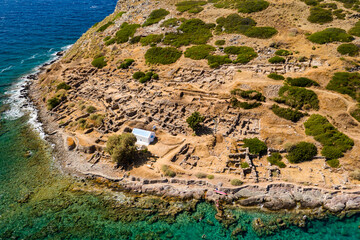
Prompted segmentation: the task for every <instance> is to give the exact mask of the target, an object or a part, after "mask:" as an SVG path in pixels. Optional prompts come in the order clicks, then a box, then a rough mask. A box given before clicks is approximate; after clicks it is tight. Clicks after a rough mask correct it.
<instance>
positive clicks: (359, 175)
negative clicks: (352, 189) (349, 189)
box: [350, 168, 360, 181]
mask: <svg viewBox="0 0 360 240" xmlns="http://www.w3.org/2000/svg"><path fill="white" fill-rule="evenodd" d="M350 177H351V178H352V179H355V180H358V181H360V169H359V168H357V169H355V170H354V171H353V172H352V173H350Z"/></svg>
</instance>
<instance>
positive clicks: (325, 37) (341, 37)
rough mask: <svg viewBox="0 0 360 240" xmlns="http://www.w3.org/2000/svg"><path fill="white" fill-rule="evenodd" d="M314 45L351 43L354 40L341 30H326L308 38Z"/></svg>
mask: <svg viewBox="0 0 360 240" xmlns="http://www.w3.org/2000/svg"><path fill="white" fill-rule="evenodd" d="M307 39H309V40H310V41H311V42H313V43H319V44H325V43H331V42H351V41H352V40H354V38H353V37H352V36H351V35H349V34H347V33H346V31H345V30H343V29H341V28H326V29H325V30H323V31H320V32H316V33H313V34H311V35H310V36H308V37H307Z"/></svg>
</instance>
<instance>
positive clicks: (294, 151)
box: [286, 142, 317, 163]
mask: <svg viewBox="0 0 360 240" xmlns="http://www.w3.org/2000/svg"><path fill="white" fill-rule="evenodd" d="M316 154H317V148H316V146H315V145H314V144H312V143H308V142H299V143H298V144H296V145H294V146H292V147H291V148H290V151H289V154H288V155H287V156H286V158H287V159H288V160H289V161H290V162H291V163H300V162H304V161H311V160H312V159H313V157H315V156H316Z"/></svg>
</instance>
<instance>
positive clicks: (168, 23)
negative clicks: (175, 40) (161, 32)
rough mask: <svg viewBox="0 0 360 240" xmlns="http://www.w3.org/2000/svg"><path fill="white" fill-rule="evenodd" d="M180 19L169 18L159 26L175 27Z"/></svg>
mask: <svg viewBox="0 0 360 240" xmlns="http://www.w3.org/2000/svg"><path fill="white" fill-rule="evenodd" d="M180 21H181V20H179V19H177V18H170V19H168V20H165V21H164V22H163V23H162V24H161V27H167V28H168V27H176V26H179V22H180Z"/></svg>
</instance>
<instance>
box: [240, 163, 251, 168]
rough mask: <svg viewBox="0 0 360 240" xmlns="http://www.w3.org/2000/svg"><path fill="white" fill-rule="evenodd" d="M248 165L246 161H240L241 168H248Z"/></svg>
mask: <svg viewBox="0 0 360 240" xmlns="http://www.w3.org/2000/svg"><path fill="white" fill-rule="evenodd" d="M248 167H250V166H249V164H248V163H247V162H242V163H241V168H248Z"/></svg>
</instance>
